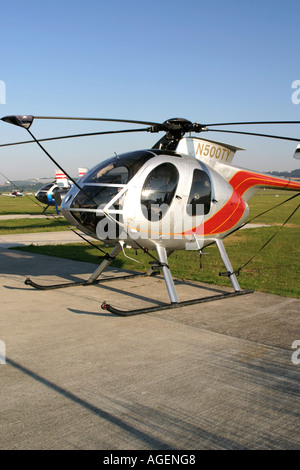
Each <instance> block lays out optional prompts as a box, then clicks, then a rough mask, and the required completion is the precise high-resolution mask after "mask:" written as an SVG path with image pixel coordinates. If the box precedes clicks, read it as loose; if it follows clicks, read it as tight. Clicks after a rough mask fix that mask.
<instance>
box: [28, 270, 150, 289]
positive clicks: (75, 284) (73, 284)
mask: <svg viewBox="0 0 300 470" xmlns="http://www.w3.org/2000/svg"><path fill="white" fill-rule="evenodd" d="M143 276H148V274H147V273H138V274H127V275H126V276H114V277H106V278H103V279H95V280H93V281H89V280H85V281H76V282H65V283H61V284H50V285H43V284H38V283H36V282H34V281H32V280H31V279H30V278H29V277H28V278H27V279H25V282H24V283H25V284H26V286H31V287H34V288H35V289H38V290H53V289H63V288H65V287H78V286H94V285H95V284H101V283H104V282H109V281H118V280H122V279H132V278H135V277H143Z"/></svg>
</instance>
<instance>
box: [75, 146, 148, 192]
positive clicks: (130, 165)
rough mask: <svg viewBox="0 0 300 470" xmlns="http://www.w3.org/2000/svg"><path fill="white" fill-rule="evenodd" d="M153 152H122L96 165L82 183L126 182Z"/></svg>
mask: <svg viewBox="0 0 300 470" xmlns="http://www.w3.org/2000/svg"><path fill="white" fill-rule="evenodd" d="M154 156H155V154H153V153H152V152H149V151H147V150H146V151H145V150H143V151H137V152H130V153H124V154H123V155H120V156H115V157H112V158H110V159H108V160H105V161H104V162H102V163H100V164H99V165H97V166H96V167H95V168H93V169H92V170H91V171H90V172H89V173H87V175H86V177H85V178H84V184H88V183H90V184H95V183H101V184H127V183H128V182H129V181H130V180H131V178H132V177H133V176H134V175H135V174H136V173H137V172H138V171H139V169H140V168H141V167H142V166H143V165H144V163H145V162H146V161H147V160H149V159H150V158H153V157H154Z"/></svg>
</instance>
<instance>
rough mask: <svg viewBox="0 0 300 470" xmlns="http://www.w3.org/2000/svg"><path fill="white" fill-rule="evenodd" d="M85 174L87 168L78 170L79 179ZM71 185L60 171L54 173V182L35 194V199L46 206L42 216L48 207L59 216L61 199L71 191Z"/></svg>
mask: <svg viewBox="0 0 300 470" xmlns="http://www.w3.org/2000/svg"><path fill="white" fill-rule="evenodd" d="M86 172H87V168H78V173H79V178H81V176H83V175H84V174H85V173H86ZM72 185H73V183H72V181H70V180H68V179H67V176H66V175H65V174H64V173H63V172H61V171H60V170H56V171H55V181H53V182H52V183H47V184H45V185H44V186H42V187H41V188H40V189H39V190H38V191H37V192H36V193H35V197H36V199H37V200H38V201H39V202H41V203H42V204H46V207H45V208H44V209H43V211H42V214H45V212H46V211H47V209H48V207H50V206H55V210H56V214H57V215H58V214H59V208H58V207H59V206H60V205H61V201H62V199H63V198H64V197H65V195H66V194H67V193H68V191H69V190H70V189H71V187H72Z"/></svg>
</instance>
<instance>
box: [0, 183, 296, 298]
mask: <svg viewBox="0 0 300 470" xmlns="http://www.w3.org/2000/svg"><path fill="white" fill-rule="evenodd" d="M276 195H278V197H275V196H276ZM291 195H293V193H290V192H283V191H281V192H280V191H277V192H276V191H274V190H272V191H262V192H261V193H259V194H257V195H256V196H254V197H253V198H252V199H251V201H250V204H249V205H250V218H252V217H253V216H254V215H256V214H258V213H260V212H262V211H265V210H267V209H268V208H270V207H273V206H275V205H276V204H278V203H279V202H281V201H284V200H286V199H288V198H289V197H290V196H291ZM3 199H4V198H3ZM7 199H10V198H7ZM16 199H17V198H16ZM18 199H23V198H18ZM0 200H1V198H0ZM1 202H2V201H1ZM298 204H299V198H295V199H293V200H292V201H289V202H288V203H287V204H285V205H283V206H281V207H279V208H277V209H275V210H273V211H271V212H269V213H267V214H265V215H263V216H262V217H260V218H258V219H256V220H255V221H254V222H255V223H261V224H270V225H272V226H271V227H260V228H256V229H245V230H241V231H238V232H235V233H234V234H232V235H230V236H229V237H228V238H226V239H225V240H224V244H225V246H226V250H227V253H228V255H229V258H230V260H231V263H232V266H233V269H234V270H236V269H238V268H240V267H241V266H242V265H243V264H244V263H246V262H247V261H248V260H249V259H250V258H251V257H252V256H253V255H256V253H257V252H258V251H259V249H260V248H261V246H262V245H263V244H264V243H265V242H266V241H267V240H268V239H269V238H270V237H271V236H272V234H274V233H275V232H276V231H277V230H278V228H279V226H280V225H281V224H282V223H283V222H284V220H285V219H286V218H287V217H288V215H289V214H290V213H291V212H292V210H293V209H294V208H296V207H297V205H298ZM19 210H20V209H19ZM0 212H1V211H0ZM38 220H39V219H38ZM44 220H45V221H47V220H48V219H44ZM3 222H4V221H1V225H2V226H3ZM7 222H10V221H7ZM14 222H16V225H15V226H14V228H12V230H13V232H14V233H16V232H15V230H17V229H18V230H22V227H23V228H24V231H25V230H26V231H32V230H39V229H40V228H42V227H43V230H42V231H44V230H45V225H44V226H42V225H40V221H39V222H35V221H34V220H29V221H28V220H27V222H28V225H26V227H25V222H24V221H23V219H22V221H20V220H18V221H14ZM42 223H43V224H45V222H44V221H43V222H42ZM52 223H53V221H52ZM47 224H48V222H47ZM59 225H60V224H59ZM67 226H68V223H67V222H65V226H63V225H61V226H60V227H58V226H57V227H56V229H57V230H61V229H66V228H67ZM48 227H49V228H50V227H51V223H49V225H48ZM52 228H53V226H52ZM7 229H8V227H6V228H4V226H3V230H7ZM299 229H300V210H298V211H297V212H296V213H295V214H294V215H293V217H292V218H291V219H290V220H289V222H288V224H287V225H286V226H285V227H283V228H282V229H281V230H280V231H279V233H278V235H277V236H276V237H275V238H274V239H273V240H272V241H271V243H270V244H268V245H267V246H266V248H265V249H264V250H263V251H262V252H261V253H260V254H258V255H257V256H255V258H254V259H253V260H252V261H251V262H250V263H249V264H248V265H247V266H246V267H245V268H244V269H243V270H242V271H241V273H240V276H239V278H238V280H239V283H240V285H241V287H242V288H244V289H254V290H255V291H261V292H269V293H272V294H278V295H282V296H287V297H295V298H300V275H299V273H300V262H299V259H300V256H299V255H300V246H299ZM0 233H3V232H2V231H0ZM96 243H98V242H96ZM99 246H100V247H102V248H104V249H105V251H110V249H108V248H105V247H104V245H103V244H102V243H100V242H99ZM19 249H22V250H26V251H31V252H34V253H42V254H46V255H50V256H59V257H62V258H70V259H75V260H79V261H87V262H92V263H99V259H98V257H99V256H101V253H100V252H99V251H98V250H97V249H96V248H93V247H91V246H90V245H89V244H87V243H79V244H69V245H58V246H57V245H56V246H30V247H24V248H19ZM205 251H206V252H207V253H208V254H205V255H203V256H202V259H201V261H202V268H201V269H200V258H199V255H198V253H197V252H190V251H184V252H183V251H176V252H174V253H173V254H172V255H171V256H170V257H169V265H170V268H171V270H172V273H173V275H174V277H177V278H184V279H191V280H197V281H201V282H205V283H211V284H216V285H228V286H230V285H231V283H230V281H229V279H228V278H226V277H220V276H219V272H220V271H224V266H223V263H222V261H221V259H220V255H219V253H218V250H217V247H216V246H215V245H212V246H211V247H208V248H206V249H205ZM126 253H127V254H128V256H130V257H133V258H136V259H137V260H138V261H140V263H139V264H138V263H135V262H132V261H130V260H128V259H127V258H125V257H124V256H123V254H120V255H119V256H118V258H117V260H115V262H114V264H113V265H114V266H116V267H121V268H124V269H130V270H137V271H143V270H147V269H148V268H149V261H151V258H150V257H149V256H147V255H146V254H144V253H142V252H141V251H140V250H138V252H137V255H136V252H135V251H134V250H127V251H126Z"/></svg>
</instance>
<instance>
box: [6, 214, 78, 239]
mask: <svg viewBox="0 0 300 470" xmlns="http://www.w3.org/2000/svg"><path fill="white" fill-rule="evenodd" d="M69 228H70V224H69V222H68V221H67V220H65V219H62V218H59V219H55V218H52V217H49V218H47V219H34V218H33V219H28V218H27V219H13V220H0V235H12V234H15V233H34V232H57V231H61V230H69Z"/></svg>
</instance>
